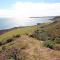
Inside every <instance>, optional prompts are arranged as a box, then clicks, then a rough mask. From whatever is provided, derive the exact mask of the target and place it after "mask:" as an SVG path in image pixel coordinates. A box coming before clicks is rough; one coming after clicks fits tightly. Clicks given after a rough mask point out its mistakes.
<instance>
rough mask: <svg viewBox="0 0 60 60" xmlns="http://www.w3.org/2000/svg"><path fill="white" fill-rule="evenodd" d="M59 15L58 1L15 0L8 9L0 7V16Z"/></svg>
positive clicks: (59, 4) (59, 5)
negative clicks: (33, 0)
mask: <svg viewBox="0 0 60 60" xmlns="http://www.w3.org/2000/svg"><path fill="white" fill-rule="evenodd" d="M56 15H60V3H32V2H25V3H22V2H16V3H15V4H13V5H12V6H11V7H10V8H8V9H0V17H13V18H20V19H23V18H27V17H32V16H33V17H34V16H39V17H40V16H56Z"/></svg>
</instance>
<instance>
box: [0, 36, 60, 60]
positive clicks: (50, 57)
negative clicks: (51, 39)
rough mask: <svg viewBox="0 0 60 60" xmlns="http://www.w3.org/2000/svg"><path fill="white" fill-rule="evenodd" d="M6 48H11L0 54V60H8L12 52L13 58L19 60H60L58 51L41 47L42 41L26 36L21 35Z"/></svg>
mask: <svg viewBox="0 0 60 60" xmlns="http://www.w3.org/2000/svg"><path fill="white" fill-rule="evenodd" d="M8 47H12V48H10V49H7V50H6V51H3V52H2V53H1V54H0V59H1V60H4V59H5V60H8V59H6V58H7V57H9V54H12V52H14V51H16V55H15V56H16V57H17V58H20V59H21V60H60V51H54V50H51V49H49V48H46V47H43V42H42V41H39V40H37V39H35V38H32V37H29V36H27V35H22V36H21V37H19V38H18V39H17V40H15V41H13V42H12V43H10V44H9V46H8ZM6 54H7V55H6ZM13 55H14V54H13ZM3 58H4V59H3ZM11 60H12V59H11Z"/></svg>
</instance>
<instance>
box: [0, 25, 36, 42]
mask: <svg viewBox="0 0 60 60" xmlns="http://www.w3.org/2000/svg"><path fill="white" fill-rule="evenodd" d="M36 29H37V26H30V27H22V28H18V29H14V30H12V31H10V32H7V33H5V34H3V35H1V36H0V41H3V40H6V39H9V38H12V37H13V36H16V35H22V34H26V33H28V34H29V33H30V32H33V31H35V30H36Z"/></svg>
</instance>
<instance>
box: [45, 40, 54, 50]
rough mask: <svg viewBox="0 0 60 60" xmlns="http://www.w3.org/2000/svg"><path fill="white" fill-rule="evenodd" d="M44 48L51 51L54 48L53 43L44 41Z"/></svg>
mask: <svg viewBox="0 0 60 60" xmlns="http://www.w3.org/2000/svg"><path fill="white" fill-rule="evenodd" d="M44 46H46V47H48V48H51V49H53V47H54V46H55V42H54V41H52V40H46V41H45V42H44Z"/></svg>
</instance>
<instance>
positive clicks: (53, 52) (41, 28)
mask: <svg viewBox="0 0 60 60" xmlns="http://www.w3.org/2000/svg"><path fill="white" fill-rule="evenodd" d="M55 18H56V17H55ZM55 18H54V19H55ZM57 19H58V18H57ZM0 60H60V20H58V21H57V20H55V21H54V22H52V23H43V24H39V23H38V24H37V25H35V26H27V27H22V28H14V29H12V30H10V31H8V32H5V33H4V34H2V35H0Z"/></svg>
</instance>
